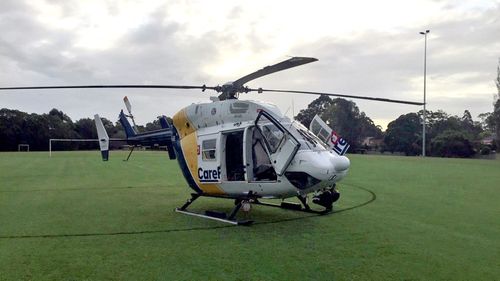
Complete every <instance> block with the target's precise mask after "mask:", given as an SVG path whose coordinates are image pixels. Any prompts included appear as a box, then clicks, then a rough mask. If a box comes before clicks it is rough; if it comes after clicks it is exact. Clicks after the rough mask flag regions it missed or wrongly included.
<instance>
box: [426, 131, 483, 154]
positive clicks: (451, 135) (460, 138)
mask: <svg viewBox="0 0 500 281" xmlns="http://www.w3.org/2000/svg"><path fill="white" fill-rule="evenodd" d="M431 151H432V155H433V156H441V157H471V156H472V155H474V149H473V147H472V145H471V143H470V141H469V140H468V139H467V137H466V136H465V134H464V133H462V132H459V131H453V130H446V131H444V132H443V133H441V134H439V135H438V136H436V137H435V138H434V139H432V141H431Z"/></svg>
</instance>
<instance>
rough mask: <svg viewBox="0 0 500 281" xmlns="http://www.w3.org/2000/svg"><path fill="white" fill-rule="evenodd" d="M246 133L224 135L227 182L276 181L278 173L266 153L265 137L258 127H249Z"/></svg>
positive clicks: (242, 131)
mask: <svg viewBox="0 0 500 281" xmlns="http://www.w3.org/2000/svg"><path fill="white" fill-rule="evenodd" d="M244 132H245V130H239V131H233V132H230V133H227V134H224V135H223V139H225V146H224V150H223V152H224V153H225V156H224V160H225V162H226V163H225V166H226V178H227V180H228V181H245V180H247V179H248V181H250V182H257V181H276V180H277V176H276V172H275V170H274V168H273V166H272V164H271V159H270V158H269V154H268V153H267V151H266V148H265V145H266V143H265V140H264V136H263V135H262V133H261V132H260V130H258V129H257V127H249V128H247V133H246V134H245V133H244ZM245 135H246V139H245ZM245 156H246V161H245ZM245 174H246V177H245Z"/></svg>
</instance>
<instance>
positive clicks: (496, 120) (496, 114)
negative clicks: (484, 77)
mask: <svg viewBox="0 0 500 281" xmlns="http://www.w3.org/2000/svg"><path fill="white" fill-rule="evenodd" d="M495 84H496V86H497V92H498V93H497V99H496V101H495V104H494V105H493V113H492V120H491V122H492V123H493V125H494V127H495V136H496V140H497V147H500V59H499V60H498V66H497V78H496V81H495Z"/></svg>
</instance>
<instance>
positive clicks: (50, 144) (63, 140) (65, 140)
mask: <svg viewBox="0 0 500 281" xmlns="http://www.w3.org/2000/svg"><path fill="white" fill-rule="evenodd" d="M58 141H60V142H80V141H82V142H92V141H94V142H98V141H99V139H49V157H52V142H58Z"/></svg>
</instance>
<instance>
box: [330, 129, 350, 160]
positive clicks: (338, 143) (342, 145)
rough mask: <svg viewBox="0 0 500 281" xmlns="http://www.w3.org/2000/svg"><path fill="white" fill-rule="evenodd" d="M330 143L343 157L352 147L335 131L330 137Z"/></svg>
mask: <svg viewBox="0 0 500 281" xmlns="http://www.w3.org/2000/svg"><path fill="white" fill-rule="evenodd" d="M330 142H331V143H332V144H333V146H332V149H333V150H334V151H335V152H337V154H338V155H341V156H342V155H344V154H345V153H346V152H347V150H348V149H349V147H350V145H349V144H348V143H347V141H346V140H345V139H343V138H341V137H340V136H339V135H338V134H337V133H336V132H333V131H332V134H331V136H330Z"/></svg>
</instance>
